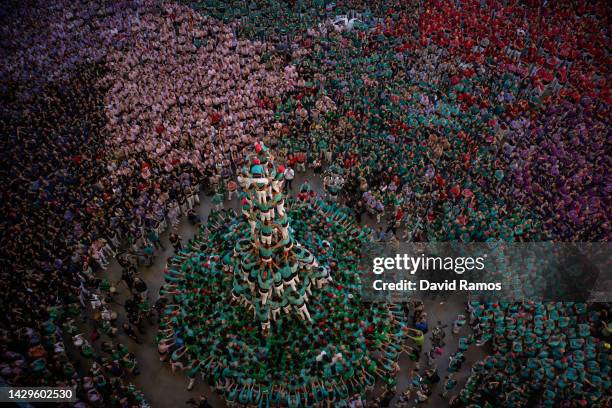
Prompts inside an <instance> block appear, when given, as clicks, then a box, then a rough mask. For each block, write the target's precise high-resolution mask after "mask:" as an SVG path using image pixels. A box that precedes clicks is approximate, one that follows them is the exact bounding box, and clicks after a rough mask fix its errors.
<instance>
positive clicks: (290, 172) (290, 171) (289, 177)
mask: <svg viewBox="0 0 612 408" xmlns="http://www.w3.org/2000/svg"><path fill="white" fill-rule="evenodd" d="M294 176H295V172H294V171H293V169H292V168H291V167H289V168H288V169H287V170H285V179H287V180H293V177H294Z"/></svg>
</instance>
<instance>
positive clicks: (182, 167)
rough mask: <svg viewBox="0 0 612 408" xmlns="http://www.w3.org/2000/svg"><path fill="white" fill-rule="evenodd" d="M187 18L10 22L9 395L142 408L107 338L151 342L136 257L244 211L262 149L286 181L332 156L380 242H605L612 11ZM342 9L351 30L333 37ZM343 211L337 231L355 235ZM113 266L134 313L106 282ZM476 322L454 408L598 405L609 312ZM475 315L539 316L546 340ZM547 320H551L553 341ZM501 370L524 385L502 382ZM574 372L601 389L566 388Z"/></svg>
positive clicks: (6, 80) (549, 8)
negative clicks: (54, 391)
mask: <svg viewBox="0 0 612 408" xmlns="http://www.w3.org/2000/svg"><path fill="white" fill-rule="evenodd" d="M189 3H190V4H189V5H174V4H165V3H164V4H162V3H160V2H157V1H154V0H126V1H119V2H115V1H101V2H100V1H99V2H88V1H74V2H73V1H56V2H52V3H49V2H44V1H28V2H13V1H9V2H6V3H4V4H3V5H2V6H0V7H1V8H2V9H1V10H2V14H1V18H2V21H3V22H5V23H6V24H2V25H1V26H0V32H1V33H2V35H1V36H0V44H2V47H0V48H1V50H0V56H1V57H2V58H1V59H0V76H1V79H0V89H1V91H0V92H1V94H2V97H3V100H5V101H6V103H4V104H3V105H2V107H1V108H0V111H1V112H2V119H1V126H2V130H3V134H5V135H6V137H5V138H3V140H2V142H0V143H1V155H2V162H3V167H2V170H1V172H0V174H1V175H2V184H3V188H2V192H1V196H0V198H1V210H2V213H3V215H4V217H3V219H2V223H1V224H0V229H1V231H2V232H1V234H2V235H1V237H0V257H1V264H0V267H1V271H0V274H1V278H2V281H3V283H4V285H3V288H4V289H3V290H2V293H1V297H2V300H1V302H2V308H3V310H6V311H8V313H5V314H3V316H2V317H1V318H0V322H1V329H2V331H1V334H2V338H3V341H2V345H1V347H0V349H1V361H0V364H1V367H2V377H3V379H4V380H5V381H7V382H9V383H12V384H20V385H33V384H49V385H51V384H54V385H55V384H74V385H78V390H79V399H80V400H81V401H88V402H89V403H90V404H92V405H96V404H99V405H102V404H105V405H108V404H110V405H116V406H126V405H144V404H146V402H144V400H143V398H142V394H141V393H140V392H139V391H137V390H136V389H134V387H133V386H131V385H130V381H131V378H133V376H134V375H136V374H137V372H138V369H137V362H136V361H135V359H134V357H133V354H131V353H130V352H129V350H127V349H126V348H125V346H123V345H121V344H115V343H112V344H111V343H108V342H105V343H103V344H102V345H99V344H97V343H100V342H101V341H98V340H99V339H100V333H102V335H103V336H105V337H102V339H104V340H108V341H109V342H110V341H111V340H112V338H111V339H107V338H106V337H112V336H114V335H115V334H116V333H117V332H118V331H119V329H118V327H117V326H118V325H119V322H124V323H123V324H122V325H121V327H122V331H123V332H124V333H125V334H127V335H128V336H130V337H132V338H137V334H136V333H135V332H134V328H133V326H134V325H136V326H138V325H140V324H141V321H142V320H143V316H145V315H146V314H147V313H148V311H149V309H150V307H149V305H148V302H149V296H148V293H147V290H146V283H145V282H144V281H142V280H141V279H140V280H138V278H137V277H136V276H135V273H134V271H135V265H136V264H138V263H139V262H140V263H143V262H144V263H148V262H150V261H151V258H152V256H153V254H154V251H155V248H157V247H161V245H162V244H161V241H160V235H161V233H162V232H163V231H164V230H165V229H166V228H168V227H175V226H176V225H177V223H178V220H179V218H180V217H181V216H183V215H187V216H189V217H190V219H192V220H193V221H194V222H197V216H195V215H194V213H193V211H191V212H190V210H191V209H192V207H193V206H194V205H196V204H197V203H198V201H199V193H200V191H201V190H204V191H207V192H209V193H216V196H215V200H216V204H217V205H219V206H220V205H221V204H222V203H223V201H224V198H225V196H224V195H225V194H226V193H230V194H232V195H237V186H236V183H235V182H233V181H232V178H233V177H234V176H235V172H236V169H239V168H240V166H241V165H242V161H243V152H242V150H243V148H244V146H246V145H250V144H252V143H253V142H254V141H255V140H263V141H264V142H265V143H266V144H267V145H269V146H272V147H273V148H275V149H276V150H277V151H278V152H279V153H280V155H281V157H282V158H283V159H285V160H286V162H287V165H288V167H289V168H288V171H289V170H290V171H291V172H292V171H293V168H295V169H296V170H306V169H307V168H308V167H310V168H311V169H312V170H315V171H317V172H318V171H320V170H321V169H322V167H323V165H325V166H329V165H330V164H331V165H332V169H333V171H332V172H328V173H327V174H326V177H327V178H328V181H327V182H326V187H327V190H328V192H329V196H330V198H332V199H336V198H337V197H341V198H342V200H343V201H344V202H345V203H346V204H348V205H349V206H350V207H351V208H352V214H353V215H354V216H356V217H357V219H359V220H360V219H361V217H362V214H365V213H366V212H367V213H370V214H372V215H373V216H374V217H375V218H377V220H378V221H379V223H380V222H383V221H384V222H387V223H388V224H387V226H386V227H385V226H384V225H383V226H382V227H379V228H378V229H377V230H375V231H373V232H372V234H371V237H372V238H374V239H381V238H383V239H384V237H385V236H387V237H388V236H389V233H391V235H393V236H395V235H400V234H399V231H402V233H403V234H404V235H402V237H403V238H404V239H411V240H420V241H426V240H429V241H449V240H460V241H464V242H470V241H473V242H476V241H477V242H480V241H495V240H503V241H510V242H513V241H534V240H549V239H553V240H561V241H607V240H608V238H609V234H610V221H609V211H608V208H610V201H609V197H610V180H609V175H608V173H607V169H608V167H609V164H610V163H609V160H610V159H609V154H608V153H607V142H608V128H609V126H608V118H609V106H608V105H609V103H610V86H609V72H608V70H609V65H610V64H609V55H608V48H607V44H608V34H607V27H608V25H609V24H608V14H609V12H608V11H609V10H608V8H609V7H608V5H607V4H606V3H605V2H599V1H597V2H586V3H584V2H571V1H567V2H542V3H537V2H533V1H527V2H524V3H521V2H503V3H498V2H494V1H475V0H458V1H452V2H451V1H433V2H401V1H380V2H374V3H373V4H367V3H369V2H362V1H344V2H334V3H331V2H327V1H312V2H308V4H303V2H300V1H298V2H276V1H274V2H258V1H256V2H246V1H242V0H235V1H229V2H219V1H207V2H205V3H202V2H199V3H198V2H196V3H193V2H189ZM192 3H193V4H192ZM536 3H537V4H536ZM190 6H192V7H190ZM347 13H348V14H349V17H351V16H356V18H357V19H358V20H359V21H360V23H359V24H353V25H351V28H349V27H348V24H347V25H346V26H342V24H340V25H335V26H332V25H330V24H329V21H328V20H329V19H334V17H335V16H336V15H338V14H347ZM346 21H347V23H348V18H347V19H346ZM343 27H344V28H343ZM339 175H341V182H340V176H339ZM288 181H289V180H288ZM215 200H214V201H215ZM321 205H323V204H321ZM332 208H336V207H332ZM338 208H340V207H338ZM296 211H297V210H296ZM321 214H325V212H323V213H321ZM342 214H345V212H342ZM325 216H326V215H321V217H323V218H324V217H325ZM345 216H346V217H349V216H348V215H342V217H341V218H342V219H339V218H334V217H332V219H331V220H330V221H329V224H330V226H329V228H336V227H337V228H340V229H342V228H345V227H346V226H347V225H348V224H350V222H349V221H346V220H345V219H344V217H345ZM194 217H195V218H194ZM296 222H298V223H299V222H300V221H299V217H297V216H296ZM297 230H298V233H300V231H301V230H300V229H297ZM306 230H308V228H306V227H304V231H306ZM312 238H313V236H312V235H308V234H306V235H305V236H303V237H300V239H303V240H305V241H307V242H308V241H309V240H311V239H312ZM397 238H401V237H394V239H397ZM330 239H331V238H330ZM335 240H336V241H338V242H336V244H337V245H338V246H341V245H343V244H342V242H341V240H340V239H339V238H337V237H336V238H335ZM330 242H332V241H330ZM347 242H349V243H350V242H352V241H350V240H348V241H347ZM172 244H173V245H174V246H175V248H176V249H177V250H179V249H180V247H181V243H180V238H179V237H176V236H175V238H174V239H173V242H172ZM313 245H315V244H313ZM346 245H349V244H348V243H347V244H346ZM346 249H350V248H346ZM126 251H127V253H125V252H126ZM120 252H124V255H122V256H120V257H119V258H120V260H121V263H122V267H123V269H124V282H126V284H127V285H128V287H129V289H130V292H131V295H130V296H131V297H130V301H129V302H128V304H127V305H126V307H125V315H126V319H123V317H122V316H119V317H117V316H113V313H111V310H110V306H109V302H110V299H111V298H112V293H113V290H116V288H113V287H112V285H111V284H110V283H109V281H108V279H105V276H104V273H103V272H102V275H96V274H95V272H96V271H97V270H104V269H105V268H107V267H108V265H109V263H110V261H111V259H112V257H114V256H115V255H117V254H118V253H120ZM336 252H338V249H336ZM129 259H133V261H130V260H129ZM340 272H343V271H340ZM98 276H102V279H100V278H99V277H98ZM331 290H333V289H331ZM337 290H339V291H340V292H342V289H337ZM340 294H341V293H339V294H338V295H340ZM483 307H484V308H485V310H484V311H483V312H482V313H481V314H480V315H475V316H473V321H472V323H473V324H476V323H477V324H478V328H477V331H478V332H479V333H480V334H481V335H484V336H485V337H484V339H483V338H480V339H479V340H480V341H481V342H486V341H487V339H488V338H490V337H491V338H493V339H494V341H492V342H491V343H492V344H494V352H495V355H494V356H492V357H490V358H489V359H487V360H486V361H484V362H483V364H484V368H482V367H481V366H480V365H478V366H477V367H476V368H475V371H474V373H473V376H472V377H471V379H470V380H469V381H468V383H467V385H466V388H465V389H464V390H463V391H461V395H460V396H461V403H463V404H469V403H478V402H481V401H485V400H489V401H493V400H494V396H495V395H496V393H497V392H500V393H501V392H503V393H505V397H503V401H505V402H504V403H506V404H508V406H511V405H509V404H510V402H509V401H512V403H513V404H515V405H516V406H521V404H523V405H524V404H526V403H527V402H526V401H531V400H530V398H535V397H533V395H539V394H538V393H540V392H545V394H544V396H543V398H542V402H543V403H546V404H549V405H550V404H552V405H558V404H560V403H561V401H563V403H564V404H569V406H572V405H571V404H582V402H581V401H586V403H587V404H588V405H592V406H596V404H600V405H601V404H604V405H605V401H604V400H603V398H604V397H605V393H603V394H602V392H601V390H602V389H604V390H605V389H606V387H609V384H608V383H607V382H606V381H607V378H606V377H608V370H609V368H608V367H609V355H610V353H609V343H608V342H607V341H609V331H608V329H607V319H608V316H607V312H606V309H605V306H601V307H597V308H594V307H592V306H590V305H589V306H584V307H583V305H580V304H576V305H567V304H566V305H563V304H560V305H556V306H554V307H553V308H552V309H549V306H547V305H540V304H536V305H521V306H513V305H496V306H495V305H485V306H483ZM517 307H518V309H516V308H517ZM474 310H480V309H474ZM474 310H472V313H474ZM517 314H519V315H520V316H518V317H517ZM552 314H554V315H557V316H561V317H562V318H559V317H557V318H552V317H551V315H552ZM483 316H484V317H486V316H496V318H500V319H502V320H504V319H508V320H513V319H519V318H520V319H524V321H526V322H529V325H528V326H526V327H528V328H529V329H530V330H533V331H535V332H536V335H535V336H533V335H531V334H529V333H525V332H524V331H520V332H519V333H516V332H515V330H516V329H515V328H514V326H501V325H494V326H487V325H486V323H485V325H484V326H483ZM542 316H545V318H543V317H542ZM83 320H85V325H86V326H87V327H88V328H89V327H92V326H93V327H94V330H93V333H92V336H91V337H89V336H84V335H83V334H81V333H79V332H81V331H82V330H79V327H80V326H82V325H83ZM485 320H486V321H488V320H487V319H485ZM541 321H545V323H546V324H550V323H549V322H551V321H552V322H555V323H554V324H553V326H550V327H547V329H546V330H544V331H543V333H542V334H541V333H537V331H538V330H540V329H539V325H540V324H544V323H540V322H541ZM417 323H418V322H415V324H417ZM421 323H422V322H421ZM566 323H567V324H566ZM420 327H421V328H422V325H421V326H420ZM493 327H494V328H495V329H496V330H500V332H497V333H495V335H494V336H493V334H492V333H493V330H494V329H493ZM353 328H355V327H353ZM587 329H588V330H587ZM96 333H97V334H96ZM516 336H519V338H520V339H522V341H514V342H513V343H512V344H511V345H510V341H512V340H513V339H514V338H515V337H516ZM87 337H89V340H88V339H87ZM551 337H552V338H553V339H554V341H558V342H560V343H561V344H562V346H559V345H558V344H557V345H554V344H553V345H551V344H550V338H551ZM531 338H533V339H534V340H533V341H534V344H535V345H538V344H543V343H547V342H548V343H547V344H548V345H547V346H546V347H545V349H546V350H545V351H546V353H549V354H550V355H555V353H557V354H559V353H561V354H559V356H555V357H554V359H556V358H557V357H559V358H560V359H563V358H565V359H566V360H567V361H562V363H561V366H555V367H554V369H550V367H549V365H550V364H553V363H551V361H550V357H549V354H545V355H542V354H541V353H538V354H536V355H533V356H532V355H530V354H527V353H528V352H526V351H524V350H523V349H527V348H529V347H531V346H534V345H532V344H531V343H529V342H530V341H531V340H530V339H531ZM581 340H582V341H581ZM564 342H567V343H568V344H571V343H572V342H573V344H574V345H575V346H576V347H573V346H572V347H570V349H571V350H572V351H567V348H566V347H565V344H564ZM606 345H607V346H606ZM516 347H519V349H518V350H517V349H515V348H516ZM534 347H535V346H534ZM529 353H531V352H529ZM76 354H81V355H82V356H84V357H85V358H86V361H89V363H87V364H84V365H83V364H82V363H81V362H78V361H83V360H77V359H76V358H74V356H75V355H76ZM517 356H519V358H518V359H517V358H516V357H517ZM459 360H460V359H458V360H457V361H459ZM493 360H495V361H493ZM504 364H505V365H507V366H509V367H513V368H512V369H513V370H519V371H521V372H528V373H529V376H528V377H527V376H525V377H517V376H515V377H516V378H519V380H520V381H522V383H521V384H515V385H511V384H510V382H511V378H512V376H513V375H514V374H513V373H512V372H511V371H508V370H505V371H504V370H503V367H501V365H504ZM581 364H582V365H583V366H587V368H588V369H586V372H587V373H588V374H580V375H578V378H577V379H575V378H574V377H573V376H574V375H575V374H576V373H578V374H579V373H580V372H583V371H585V370H583V366H581ZM526 367H527V368H528V369H527V368H526ZM192 368H193V369H195V368H194V367H192ZM480 368H482V369H480ZM581 370H582V371H581ZM192 371H193V370H192ZM389 372H392V370H389ZM551 372H552V373H553V374H555V377H554V378H551V377H550V376H549V373H551ZM504 373H505V374H506V375H505V374H504ZM556 374H561V375H559V376H557V375H556ZM541 375H544V377H541ZM388 377H389V378H390V376H388ZM557 377H558V378H561V379H562V380H559V379H558V378H557ZM546 378H549V379H550V381H548V380H546ZM491 381H492V382H494V383H496V384H495V385H494V386H491V387H493V388H491V389H490V390H489V391H487V392H481V391H479V392H474V391H475V390H476V389H480V388H482V384H484V383H489V382H491ZM447 382H448V383H449V384H451V383H452V378H451V379H450V380H449V381H447ZM530 382H531V383H534V384H535V383H537V384H539V385H538V386H539V387H541V388H537V387H536V388H529V387H530V386H529V385H527V384H528V383H530ZM567 382H571V383H572V386H571V387H568V386H567ZM497 383H499V384H497ZM228 384H229V382H225V385H228ZM537 384H536V385H537ZM236 389H237V388H236ZM287 389H288V388H287ZM287 389H285V392H287ZM530 389H531V391H532V392H530V391H529V390H530ZM229 391H231V390H229ZM321 392H323V391H321ZM578 394H579V395H580V396H581V398H582V399H580V400H579V399H577V398H576V399H574V401H572V398H573V396H574V395H578ZM293 395H295V393H294V394H293ZM241 398H242V397H241ZM492 398H493V399H492ZM455 401H457V400H455Z"/></svg>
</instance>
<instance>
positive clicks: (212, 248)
mask: <svg viewBox="0 0 612 408" xmlns="http://www.w3.org/2000/svg"><path fill="white" fill-rule="evenodd" d="M252 159H253V156H251V157H250V162H249V163H250V164H251V168H248V167H247V168H246V169H244V170H246V172H244V173H243V174H242V175H241V177H243V178H244V176H249V174H250V175H251V176H253V174H254V173H253V171H255V174H258V173H257V172H259V171H260V170H261V169H259V168H255V169H253V166H259V165H262V166H263V165H266V166H267V164H265V163H263V162H262V161H261V160H260V163H259V164H257V163H253V160H252ZM279 171H280V169H279V168H276V173H277V174H278V173H279ZM268 175H269V176H270V173H269V174H268ZM275 177H276V176H275ZM250 178H253V177H250ZM242 182H244V180H243V181H242ZM262 183H263V181H260V182H259V184H262ZM269 185H270V184H269ZM262 188H263V185H259V186H258V185H255V187H254V190H252V193H253V194H255V192H256V191H260V190H258V189H262ZM243 189H244V187H243ZM248 191H249V189H248V188H247V189H246V190H245V198H246V199H247V200H246V201H247V202H246V203H245V202H244V200H243V208H242V212H243V213H242V214H241V215H237V214H236V213H235V212H234V211H233V210H221V211H217V212H213V213H212V214H211V215H210V217H209V219H208V221H207V223H206V225H204V226H202V227H201V229H200V230H199V232H198V234H197V235H196V236H195V238H194V239H192V240H191V241H190V243H189V245H188V246H187V248H186V249H184V250H183V251H181V252H180V253H178V254H177V255H176V256H175V257H173V258H172V259H171V260H170V262H169V264H168V270H167V273H166V282H167V283H166V284H165V285H164V286H163V287H162V290H161V294H162V295H163V296H165V297H166V298H167V299H168V306H167V307H166V310H165V312H164V313H163V317H162V321H161V324H160V331H159V334H158V341H159V343H160V344H164V345H170V347H172V353H171V355H172V358H171V359H172V362H173V363H176V362H180V363H181V364H182V366H183V367H186V372H187V373H188V376H189V377H190V378H191V379H193V378H198V377H199V376H198V377H196V375H197V374H202V376H203V378H205V379H206V380H207V381H208V382H209V383H210V384H213V386H214V387H215V389H216V390H218V391H219V392H220V393H221V394H223V396H224V397H225V398H226V399H227V400H228V402H230V403H237V404H246V405H258V404H260V403H263V404H264V406H265V404H267V403H269V404H270V405H274V404H280V403H282V401H284V402H287V403H289V406H297V405H295V404H296V401H298V400H300V401H301V402H300V404H304V403H305V402H307V404H306V405H304V406H309V405H313V404H314V405H316V403H317V402H318V403H323V402H324V401H329V402H330V403H332V405H336V404H337V403H339V402H345V401H346V399H347V398H348V397H349V396H350V395H354V394H355V393H360V394H363V393H365V392H367V391H368V390H371V389H372V388H373V387H374V384H375V383H376V382H377V381H382V382H383V383H385V384H387V385H393V384H395V381H396V380H395V377H396V374H397V370H398V369H399V366H398V365H397V361H398V357H399V354H400V353H401V352H402V351H403V350H402V348H401V346H400V344H402V343H403V338H404V336H405V327H406V326H405V324H404V322H403V320H402V319H403V313H402V312H401V310H399V309H397V310H396V309H395V306H394V305H386V304H376V303H375V304H371V303H365V302H362V301H361V298H360V285H361V277H360V274H361V272H360V271H359V269H358V267H357V265H358V257H359V250H360V247H361V245H362V244H363V243H365V242H366V239H367V238H366V237H367V235H368V233H369V231H367V230H366V229H363V228H362V227H360V226H359V225H358V224H357V223H356V221H355V220H354V219H353V218H352V216H351V215H350V214H349V211H348V209H347V208H345V207H343V206H339V205H337V204H335V203H329V202H325V201H323V200H321V199H318V198H315V199H313V200H310V201H295V200H294V199H292V198H286V197H284V196H282V200H279V201H278V202H277V203H280V202H281V201H282V202H283V203H282V204H283V205H282V210H284V211H281V212H280V213H278V211H275V214H274V216H273V217H271V218H269V220H270V223H272V224H274V225H275V226H274V230H275V231H277V232H276V236H275V233H274V232H272V240H271V241H269V240H266V241H265V242H272V243H273V245H272V246H270V245H265V244H264V245H262V242H263V241H262V237H264V236H265V234H264V233H265V232H266V231H265V229H264V226H266V225H270V224H266V223H265V222H264V223H259V224H258V223H257V222H258V221H257V220H255V223H256V224H255V226H253V218H252V217H251V216H252V215H253V214H254V213H260V212H261V210H262V207H257V201H255V200H254V199H253V198H252V197H253V195H251V194H249V193H248ZM279 192H282V189H281V190H279ZM269 198H270V196H268V199H269ZM274 200H277V198H275V197H272V202H275V201H274ZM254 206H255V207H257V210H254V209H253V207H254ZM275 209H276V210H278V206H276V207H275ZM245 213H246V214H245ZM250 217H251V218H250ZM283 217H286V220H285V219H284V218H283ZM272 220H274V221H273V222H272ZM284 225H286V227H287V235H286V236H287V237H288V238H283V237H284V236H285V235H283V234H284V232H283V228H284V227H283V226H284ZM289 226H290V227H289ZM274 230H273V231H274ZM283 239H285V240H286V242H285V243H284V244H283V245H280V246H278V248H276V249H273V248H272V247H273V246H274V245H277V244H278V243H279V242H282V241H283ZM298 242H299V243H300V246H298V245H297V243H298ZM261 248H264V251H261ZM285 248H291V251H289V252H288V253H289V254H292V255H288V256H287V258H284V257H283V256H282V255H283V254H284V253H285V252H284V250H285ZM300 248H301V249H300ZM267 250H271V252H272V253H271V254H270V253H268V252H267ZM267 259H272V261H267ZM315 259H316V262H315V261H314V260H315ZM251 264H252V265H251ZM253 270H255V271H257V274H255V273H252V271H253ZM294 270H295V272H294ZM245 272H246V273H245ZM264 272H265V273H264ZM295 274H297V276H298V277H299V279H295ZM279 275H280V276H279ZM279 279H280V281H281V282H282V285H283V286H282V289H280V288H279V289H278V290H277V289H276V288H277V287H279V286H280V285H278V284H277V282H278V280H279ZM266 291H267V292H266ZM298 295H299V297H298ZM232 298H233V299H234V300H235V302H230V299H232ZM283 299H286V301H287V304H282V303H281V304H280V305H278V304H275V303H274V302H277V303H278V302H279V301H280V302H283V301H284V300H283ZM264 300H265V301H264ZM262 305H267V310H266V306H263V312H262ZM304 306H306V310H307V312H306V311H305V309H304V308H303V307H304ZM258 308H259V309H258ZM254 316H255V317H254ZM266 318H267V319H269V321H270V322H269V323H270V324H269V325H267V326H265V327H266V329H267V335H265V336H264V335H262V331H261V330H259V328H260V327H262V326H263V325H262V322H263V323H266V321H265V319H266ZM272 322H273V323H272ZM246 378H249V379H250V380H249V381H248V382H247V381H245V379H246ZM310 399H312V401H310Z"/></svg>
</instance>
